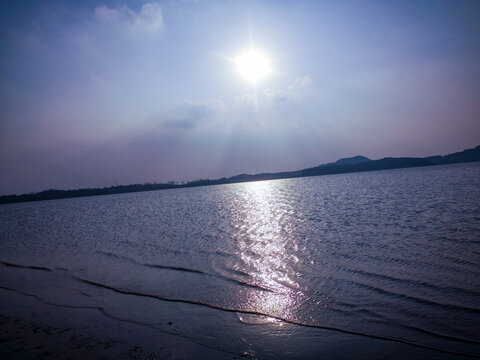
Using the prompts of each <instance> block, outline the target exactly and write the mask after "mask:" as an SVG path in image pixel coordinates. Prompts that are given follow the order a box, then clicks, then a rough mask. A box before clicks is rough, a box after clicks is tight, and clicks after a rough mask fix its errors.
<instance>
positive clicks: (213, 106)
mask: <svg viewBox="0 0 480 360" xmlns="http://www.w3.org/2000/svg"><path fill="white" fill-rule="evenodd" d="M221 105H222V103H221V102H220V101H204V102H182V103H179V104H177V105H175V106H174V108H173V110H171V111H169V112H168V113H167V114H165V115H163V116H162V117H165V118H166V120H164V121H163V123H162V124H163V126H165V127H167V128H180V129H188V128H194V127H196V126H198V125H199V124H201V123H204V122H207V121H208V120H210V119H211V118H212V117H213V116H214V115H215V113H216V112H217V111H218V110H219V108H220V107H221Z"/></svg>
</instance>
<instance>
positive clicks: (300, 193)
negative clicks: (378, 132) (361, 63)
mask: <svg viewBox="0 0 480 360" xmlns="http://www.w3.org/2000/svg"><path fill="white" fill-rule="evenodd" d="M0 245H1V248H0V261H1V262H2V265H1V267H0V269H1V272H0V286H1V289H0V293H1V294H7V293H11V292H15V293H16V294H17V296H18V297H21V296H31V297H32V296H33V297H35V299H36V301H41V302H44V303H45V304H48V306H50V307H55V306H58V307H61V308H63V309H65V307H71V308H72V309H73V308H83V309H90V310H89V311H91V312H95V313H97V316H96V317H95V319H96V320H95V321H94V322H92V327H93V326H99V324H101V323H102V322H103V321H104V320H103V319H109V320H108V321H112V320H113V322H115V321H118V322H119V323H120V322H127V323H130V324H134V325H135V326H136V327H137V328H138V329H141V328H143V327H145V328H148V329H149V331H150V332H149V334H150V335H149V336H148V339H146V340H145V339H144V340H145V341H147V340H148V341H150V342H151V343H155V342H157V343H158V344H159V347H162V349H164V351H165V354H166V355H165V354H164V355H165V356H166V357H176V358H205V357H210V358H240V357H244V358H258V359H295V358H312V359H316V358H322V357H324V358H328V359H334V358H338V359H346V358H352V357H355V358H362V357H363V358H369V359H372V358H386V357H388V358H398V359H402V358H405V357H406V356H408V357H410V358H422V359H425V358H431V359H439V358H445V359H447V358H448V359H449V358H456V357H459V358H465V356H467V357H468V356H471V357H480V163H470V164H459V165H446V166H432V167H424V168H411V169H397V170H388V171H375V172H365V173H353V174H342V175H330V176H321V177H310V178H297V179H286V180H273V181H261V182H251V183H239V184H230V185H219V186H209V187H198V188H186V189H174V190H164V191H152V192H143V193H130V194H120V195H109V196H96V197H88V198H76V199H62V200H53V201H42V202H32V203H22V204H10V205H2V206H0ZM22 294H23V295H22ZM4 296H5V295H4ZM5 301H6V300H5ZM8 306H9V307H8V308H9V309H15V305H14V304H13V303H10V304H9V305H8ZM45 306H46V305H45ZM5 309H7V305H5V306H4V310H3V311H4V312H6V311H7V310H5ZM12 311H13V310H12ZM105 321H106V320H105ZM138 331H141V330H138ZM169 343H170V346H169ZM172 344H173V345H172ZM179 347H183V348H182V352H179V349H178V348H179Z"/></svg>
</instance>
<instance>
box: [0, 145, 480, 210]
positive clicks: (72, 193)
mask: <svg viewBox="0 0 480 360" xmlns="http://www.w3.org/2000/svg"><path fill="white" fill-rule="evenodd" d="M475 161H480V145H479V146H477V147H475V148H472V149H466V150H463V151H459V152H455V153H452V154H447V155H443V156H442V155H434V156H428V157H424V158H415V157H397V158H395V157H384V158H382V159H378V160H371V159H369V158H367V157H365V156H361V155H357V156H352V157H348V158H342V159H339V160H337V161H336V162H334V163H327V164H321V165H318V166H315V167H311V168H305V169H301V170H295V171H283V172H276V173H260V174H239V175H234V176H231V177H228V178H226V177H223V178H220V179H215V180H209V179H205V180H194V181H190V182H188V183H186V184H174V183H173V184H172V183H167V184H150V183H146V184H132V185H118V186H111V187H104V188H88V189H77V190H56V189H50V190H45V191H42V192H38V193H30V194H22V195H4V196H0V204H8V203H15V202H26V201H39V200H53V199H62V198H73V197H83V196H95V195H109V194H120V193H127V192H140V191H153V190H165V189H175V188H185V187H196V186H208V185H221V184H233V183H239V182H250V181H260V180H275V179H287V178H297V177H307V176H321V175H332V174H345V173H353V172H364V171H375V170H388V169H400V168H409V167H420V166H433V165H445V164H454V163H464V162H475Z"/></svg>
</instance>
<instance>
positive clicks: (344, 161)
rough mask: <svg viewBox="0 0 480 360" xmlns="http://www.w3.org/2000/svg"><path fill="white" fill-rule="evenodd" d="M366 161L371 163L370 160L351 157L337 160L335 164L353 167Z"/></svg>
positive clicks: (362, 157) (361, 157)
mask: <svg viewBox="0 0 480 360" xmlns="http://www.w3.org/2000/svg"><path fill="white" fill-rule="evenodd" d="M367 161H372V160H370V159H369V158H367V157H365V156H353V157H349V158H343V159H340V160H337V161H336V162H335V164H336V165H355V164H362V163H364V162H367Z"/></svg>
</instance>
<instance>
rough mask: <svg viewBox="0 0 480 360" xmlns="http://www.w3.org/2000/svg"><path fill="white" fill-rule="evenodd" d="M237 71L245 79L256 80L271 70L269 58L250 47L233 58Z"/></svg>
mask: <svg viewBox="0 0 480 360" xmlns="http://www.w3.org/2000/svg"><path fill="white" fill-rule="evenodd" d="M235 64H236V66H237V72H238V73H239V74H240V75H241V76H242V77H243V78H244V79H246V80H248V81H251V82H254V83H255V82H257V81H259V80H261V79H263V78H265V77H266V76H267V75H268V74H270V73H271V72H272V69H271V66H270V60H269V59H268V57H266V56H265V55H264V54H262V53H261V52H260V51H258V50H256V49H254V48H250V49H249V50H248V51H246V52H244V53H243V54H241V55H239V56H238V57H237V58H236V59H235Z"/></svg>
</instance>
